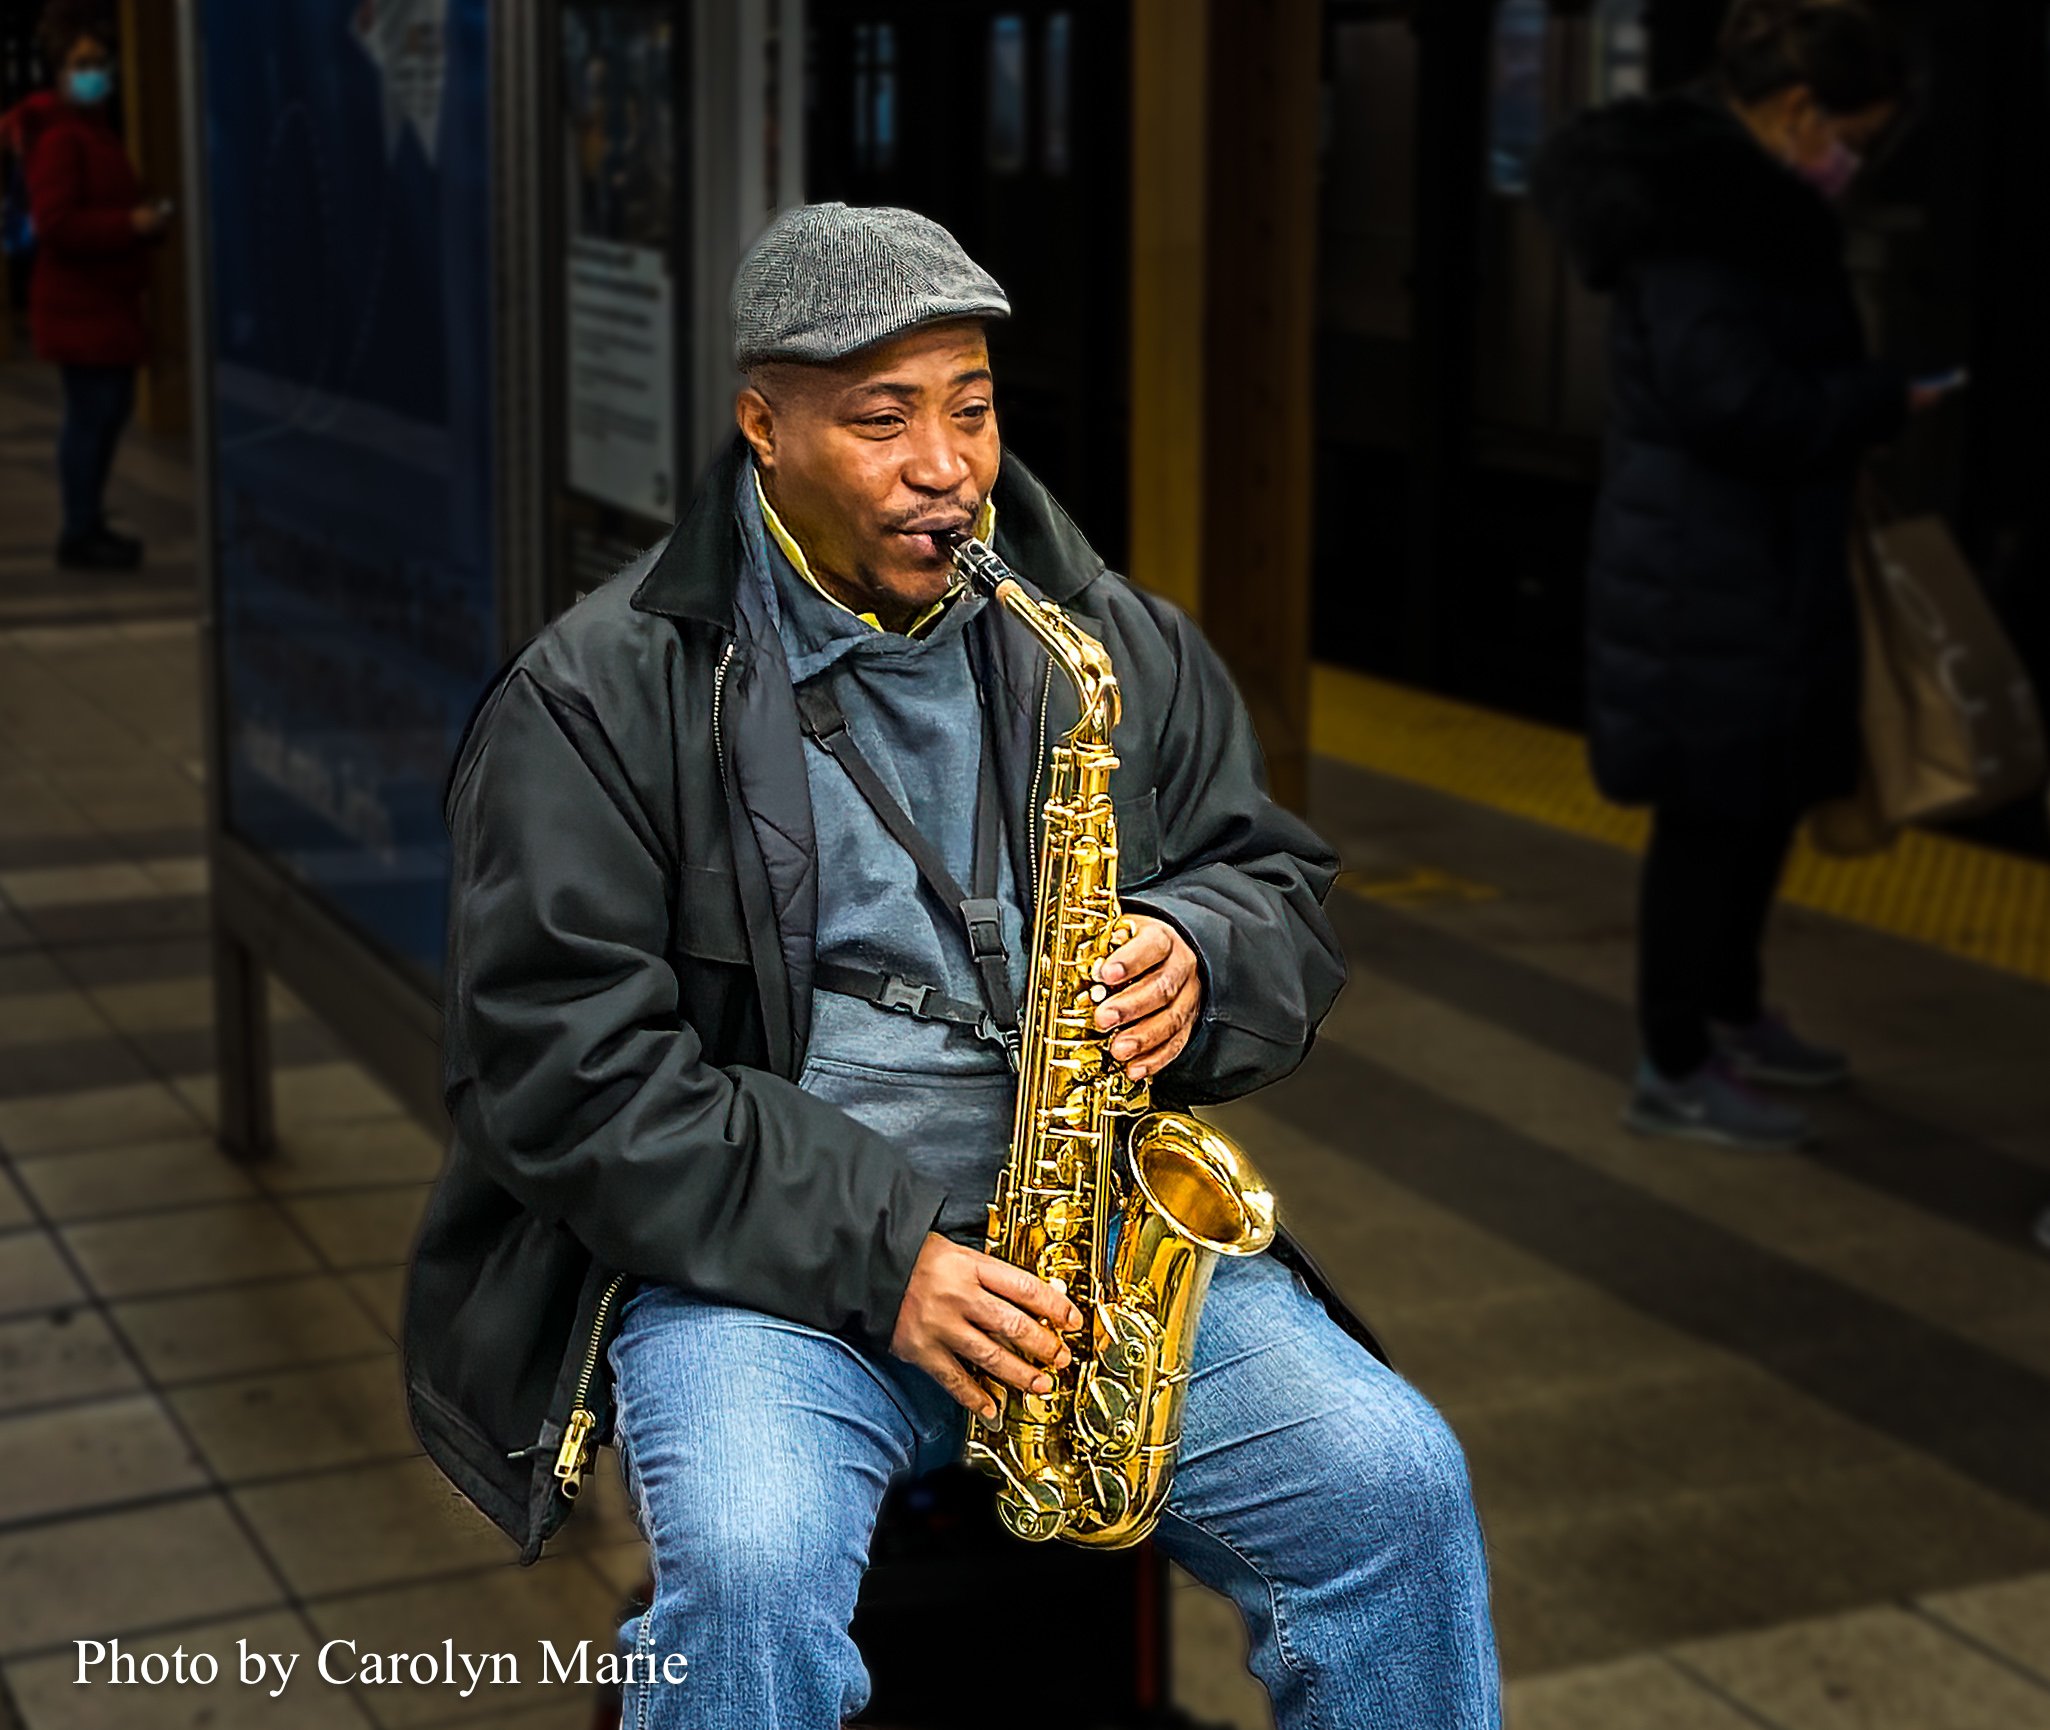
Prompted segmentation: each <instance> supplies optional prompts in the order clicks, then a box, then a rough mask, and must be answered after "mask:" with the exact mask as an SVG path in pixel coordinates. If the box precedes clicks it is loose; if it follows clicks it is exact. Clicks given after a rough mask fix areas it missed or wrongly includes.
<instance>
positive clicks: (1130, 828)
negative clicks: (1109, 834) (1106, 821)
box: [1111, 787, 1160, 889]
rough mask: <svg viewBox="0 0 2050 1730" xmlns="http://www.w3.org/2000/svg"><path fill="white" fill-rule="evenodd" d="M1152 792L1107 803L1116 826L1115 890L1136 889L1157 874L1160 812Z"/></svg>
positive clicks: (1153, 790) (1150, 790)
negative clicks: (1116, 876)
mask: <svg viewBox="0 0 2050 1730" xmlns="http://www.w3.org/2000/svg"><path fill="white" fill-rule="evenodd" d="M1156 799H1157V795H1156V791H1155V789H1153V788H1151V787H1148V788H1147V789H1146V791H1145V792H1143V793H1141V794H1140V795H1139V796H1138V797H1137V798H1136V799H1129V800H1124V801H1119V800H1117V799H1115V798H1113V799H1112V801H1111V809H1112V812H1113V814H1114V815H1115V816H1116V818H1117V825H1118V887H1119V888H1120V889H1136V888H1138V886H1139V885H1140V884H1142V883H1150V882H1152V881H1153V879H1154V878H1156V877H1158V876H1159V875H1160V811H1159V806H1158V804H1157V802H1156Z"/></svg>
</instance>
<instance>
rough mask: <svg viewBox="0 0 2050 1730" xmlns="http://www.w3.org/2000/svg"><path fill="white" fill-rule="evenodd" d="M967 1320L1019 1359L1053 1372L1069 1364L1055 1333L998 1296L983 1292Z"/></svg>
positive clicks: (1067, 1353)
mask: <svg viewBox="0 0 2050 1730" xmlns="http://www.w3.org/2000/svg"><path fill="white" fill-rule="evenodd" d="M968 1319H969V1320H970V1321H971V1322H973V1323H974V1324H975V1325H976V1326H977V1327H979V1328H980V1329H982V1331H983V1332H984V1333H986V1334H988V1335H989V1336H990V1337H991V1338H992V1339H999V1340H1002V1341H1004V1342H1005V1344H1007V1345H1008V1346H1010V1348H1011V1349H1012V1350H1013V1351H1014V1352H1016V1353H1017V1354H1018V1355H1019V1356H1020V1357H1026V1358H1031V1359H1033V1360H1034V1361H1035V1362H1037V1363H1042V1364H1050V1365H1052V1366H1053V1368H1055V1369H1060V1368H1062V1367H1064V1366H1065V1365H1066V1363H1067V1362H1068V1358H1069V1355H1070V1354H1069V1351H1068V1348H1067V1347H1066V1346H1065V1345H1063V1344H1062V1343H1061V1339H1060V1336H1059V1335H1058V1334H1055V1333H1052V1332H1049V1331H1048V1330H1047V1329H1046V1328H1043V1327H1041V1326H1040V1325H1039V1323H1038V1322H1036V1321H1034V1320H1033V1319H1032V1317H1030V1316H1029V1315H1027V1314H1026V1313H1025V1312H1024V1311H1023V1310H1021V1309H1017V1308H1014V1307H1013V1306H1012V1305H1010V1304H1008V1303H1006V1302H1004V1300H1003V1299H1002V1298H1000V1297H994V1296H990V1295H988V1294H986V1293H985V1294H984V1295H983V1296H982V1297H981V1298H979V1299H977V1300H976V1301H975V1302H973V1303H971V1304H970V1305H969V1306H968Z"/></svg>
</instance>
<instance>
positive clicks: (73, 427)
mask: <svg viewBox="0 0 2050 1730" xmlns="http://www.w3.org/2000/svg"><path fill="white" fill-rule="evenodd" d="M63 374H64V428H63V430H62V431H61V432H60V433H59V434H58V435H57V478H58V480H59V482H60V483H61V484H62V487H63V490H64V538H65V539H66V540H67V541H76V540H83V539H84V538H85V537H86V536H87V535H89V534H91V533H93V531H94V530H96V529H98V528H100V527H101V526H102V525H103V521H104V517H103V510H104V501H105V499H106V496H107V476H108V475H109V474H111V473H112V472H113V468H114V447H115V446H116V445H118V444H119V443H120V442H121V429H122V428H123V427H125V426H127V424H128V417H129V415H130V414H132V413H133V412H134V409H135V368H134V367H132V366H67V367H65V368H64V369H63Z"/></svg>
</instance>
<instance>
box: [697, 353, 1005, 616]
mask: <svg viewBox="0 0 2050 1730" xmlns="http://www.w3.org/2000/svg"><path fill="white" fill-rule="evenodd" d="M735 415H736V418H737V419H738V420H739V422H740V430H741V432H742V433H743V434H744V435H745V436H746V438H747V441H748V443H749V444H750V445H751V446H752V447H753V449H754V453H755V461H756V463H757V464H758V465H759V466H760V468H761V471H762V486H763V490H764V491H765V492H767V494H768V496H769V502H770V503H771V504H772V505H774V506H775V507H776V513H777V515H779V516H780V517H781V518H782V519H783V522H784V526H785V527H787V528H788V529H789V530H790V532H791V534H792V535H793V536H794V537H795V538H796V540H797V543H798V545H799V546H801V547H802V548H803V549H804V553H805V557H806V558H807V559H808V560H809V561H810V563H811V567H812V570H813V572H814V574H816V575H817V577H818V579H819V581H820V582H821V583H823V584H824V585H825V586H826V587H827V589H829V590H830V591H831V592H832V593H833V594H834V595H835V596H836V597H837V598H838V599H840V600H842V601H844V602H846V603H847V604H849V605H850V606H853V607H854V608H855V609H856V610H857V611H861V612H874V613H875V615H876V616H877V617H878V618H879V619H881V620H882V621H883V623H884V624H885V625H887V626H889V627H891V628H892V629H898V628H901V627H902V625H903V624H904V623H905V622H906V621H908V620H910V619H912V618H915V617H916V616H917V615H918V614H919V613H921V612H923V611H924V610H925V609H926V608H927V607H929V606H931V605H932V603H933V602H934V601H936V600H938V599H939V598H940V596H942V595H943V594H945V593H946V591H947V586H948V584H949V582H950V581H951V576H952V566H951V563H950V561H949V559H948V556H947V551H946V548H945V547H944V546H943V545H941V544H940V543H939V542H938V541H936V540H935V539H934V536H935V534H937V533H942V532H945V531H948V530H960V531H962V532H964V533H965V532H966V530H967V529H968V527H969V525H970V524H971V523H973V522H974V520H975V515H976V512H977V511H979V510H980V509H981V508H982V502H983V500H984V499H986V498H987V497H988V496H989V491H990V488H991V487H992V486H994V485H995V484H996V478H997V465H998V460H999V457H1000V455H1001V446H1000V444H999V442H998V438H997V415H996V405H995V403H994V402H993V400H992V395H991V382H990V371H989V347H988V344H987V343H986V342H985V341H984V340H983V333H982V326H981V325H980V324H979V323H975V322H959V323H953V324H942V325H933V326H930V327H928V328H927V329H924V330H916V331H912V332H911V333H910V334H908V335H906V336H902V337H898V338H896V339H894V340H893V341H890V342H884V343H878V344H876V346H875V347H873V348H869V349H863V350H862V351H861V352H860V353H858V354H854V355H850V356H849V357H848V358H847V359H846V360H844V361H839V362H836V363H834V364H832V365H830V366H790V365H772V366H767V367H764V368H762V369H761V370H760V371H758V372H757V373H756V374H755V375H754V382H753V383H752V384H751V385H750V386H749V387H748V388H747V389H746V390H743V391H742V392H741V393H740V396H739V398H738V400H737V402H736V403H735Z"/></svg>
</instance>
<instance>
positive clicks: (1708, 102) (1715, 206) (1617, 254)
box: [1531, 94, 1843, 290]
mask: <svg viewBox="0 0 2050 1730" xmlns="http://www.w3.org/2000/svg"><path fill="white" fill-rule="evenodd" d="M1531 197H1532V200H1533V202H1534V203H1535V205H1536V207H1537V210H1538V213H1539V214H1540V215H1541V216H1542V217H1543V218H1544V219H1545V220H1546V221H1547V222H1548V223H1550V224H1551V226H1552V227H1553V228H1554V229H1555V230H1557V232H1558V234H1559V237H1560V239H1561V240H1562V241H1563V242H1564V243H1565V245H1566V247H1567V250H1568V251H1569V252H1570V253H1571V254H1572V256H1573V261H1574V265H1575V267H1576V268H1577V269H1578V271H1579V272H1580V275H1581V277H1582V279H1583V280H1584V281H1585V282H1586V283H1587V285H1588V287H1590V288H1593V289H1597V290H1608V289H1611V288H1613V287H1615V285H1616V283H1617V282H1618V280H1619V279H1620V278H1621V277H1622V275H1623V274H1624V272H1625V271H1627V270H1628V269H1629V268H1630V267H1631V266H1632V265H1635V264H1638V263H1642V262H1646V261H1649V260H1653V259H1661V258H1723V259H1729V260H1731V261H1732V262H1736V263H1741V264H1745V265H1748V266H1752V267H1754V268H1762V269H1768V270H1773V271H1776V272H1786V271H1794V272H1799V271H1802V270H1804V269H1814V268H1815V267H1816V266H1817V265H1818V264H1824V263H1830V262H1834V261H1836V260H1839V259H1841V257H1842V255H1843V226H1842V224H1841V223H1840V222H1839V220H1838V218H1837V214H1836V211H1835V210H1834V208H1833V207H1832V206H1831V205H1830V204H1829V202H1828V201H1827V200H1826V199H1824V198H1823V197H1822V195H1821V194H1820V193H1818V192H1816V191H1815V189H1814V188H1813V187H1811V186H1809V185H1808V184H1807V183H1806V182H1805V181H1803V180H1802V179H1801V178H1800V177H1799V176H1797V175H1796V174H1794V173H1792V172H1791V171H1790V170H1789V169H1787V168H1786V167H1785V166H1784V165H1782V164H1781V163H1779V162H1777V161H1775V160H1774V159H1773V158H1772V157H1771V156H1769V155H1768V154H1767V153H1766V152H1765V151H1764V150H1762V149H1760V148H1759V146H1758V144H1757V142H1756V141H1755V140H1754V139H1753V138H1752V136H1751V134H1750V133H1749V132H1748V131H1746V130H1745V128H1744V124H1743V122H1742V121H1740V120H1738V119H1737V117H1736V116H1735V115H1733V114H1731V113H1730V112H1729V110H1728V109H1727V108H1725V107H1723V106H1722V104H1721V103H1720V102H1717V101H1715V100H1714V99H1713V98H1708V97H1703V96H1701V95H1698V94H1689V95H1678V96H1663V97H1651V98H1644V97H1633V98H1631V99H1630V100H1628V101H1624V102H1618V103H1615V104H1613V105H1612V106H1610V107H1607V108H1598V109H1594V110H1591V111H1590V112H1588V113H1586V114H1582V115H1580V116H1578V117H1576V118H1575V119H1573V120H1571V121H1568V122H1567V123H1566V125H1565V126H1563V127H1561V128H1560V129H1559V131H1558V132H1557V133H1555V134H1554V135H1553V137H1552V138H1551V140H1550V141H1549V142H1548V143H1547V144H1546V145H1545V147H1544V149H1543V151H1542V152H1541V153H1540V154H1539V157H1538V160H1537V164H1536V166H1535V168H1534V170H1533V172H1532V177H1531Z"/></svg>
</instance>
